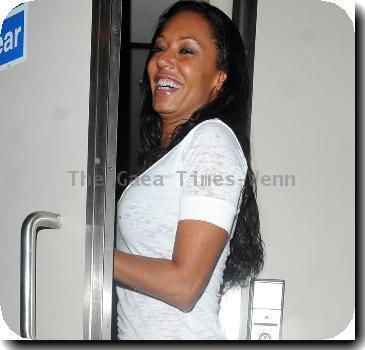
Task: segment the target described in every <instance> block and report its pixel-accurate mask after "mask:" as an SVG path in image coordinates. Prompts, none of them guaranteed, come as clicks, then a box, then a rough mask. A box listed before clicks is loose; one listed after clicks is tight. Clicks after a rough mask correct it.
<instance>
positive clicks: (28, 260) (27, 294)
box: [20, 211, 62, 339]
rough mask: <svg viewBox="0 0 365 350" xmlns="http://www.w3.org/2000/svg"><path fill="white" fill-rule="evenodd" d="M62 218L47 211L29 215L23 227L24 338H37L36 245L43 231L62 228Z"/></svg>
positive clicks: (21, 291) (22, 321)
mask: <svg viewBox="0 0 365 350" xmlns="http://www.w3.org/2000/svg"><path fill="white" fill-rule="evenodd" d="M61 225H62V223H61V216H60V215H59V214H54V213H50V212H47V211H36V212H33V213H31V214H29V215H28V216H27V217H26V218H25V220H24V222H23V225H22V232H21V258H20V259H21V262H20V265H21V266H20V334H21V336H22V337H23V338H30V339H35V337H36V331H35V330H36V323H35V320H36V314H35V313H36V305H35V296H36V294H35V293H36V279H35V272H36V266H35V262H36V244H37V233H38V231H39V230H42V229H49V228H60V227H61Z"/></svg>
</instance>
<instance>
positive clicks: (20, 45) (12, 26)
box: [0, 4, 26, 70]
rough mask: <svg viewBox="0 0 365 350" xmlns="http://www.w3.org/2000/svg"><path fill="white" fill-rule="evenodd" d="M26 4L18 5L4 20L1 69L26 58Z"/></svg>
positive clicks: (0, 40) (1, 35) (1, 38)
mask: <svg viewBox="0 0 365 350" xmlns="http://www.w3.org/2000/svg"><path fill="white" fill-rule="evenodd" d="M25 23H26V13H25V5H24V4H23V5H20V6H17V7H16V8H15V9H13V11H11V12H10V14H9V15H8V17H7V18H6V19H5V20H4V23H3V26H2V29H1V33H0V70H2V69H5V68H7V67H10V66H13V65H15V64H17V63H20V62H23V61H24V60H25V54H26V52H25V44H26V32H25V31H26V28H25Z"/></svg>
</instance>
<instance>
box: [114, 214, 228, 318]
mask: <svg viewBox="0 0 365 350" xmlns="http://www.w3.org/2000/svg"><path fill="white" fill-rule="evenodd" d="M227 237H228V234H227V231H226V230H224V229H223V228H221V227H219V226H216V225H214V224H211V223H209V222H205V221H200V220H181V221H179V222H178V227H177V233H176V238H175V245H174V250H173V254H172V258H171V260H168V259H158V258H149V257H144V256H138V255H132V254H128V253H124V252H121V251H118V250H115V252H114V278H115V279H116V280H117V281H119V282H121V283H123V284H125V285H127V286H129V287H131V288H134V289H136V290H138V291H140V292H143V293H145V294H148V295H151V296H153V297H155V298H158V299H160V300H163V301H165V302H166V303H168V304H171V305H174V306H176V307H178V308H179V309H181V310H182V311H184V312H189V311H190V310H191V309H192V308H193V306H194V305H195V303H196V301H197V300H198V299H199V297H200V295H201V294H202V293H203V291H204V289H205V287H206V285H207V283H208V282H209V280H210V277H211V274H212V272H213V270H214V267H215V265H216V263H217V261H218V259H219V257H220V255H221V253H222V250H223V248H224V245H225V242H226V239H227Z"/></svg>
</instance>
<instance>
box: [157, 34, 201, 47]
mask: <svg viewBox="0 0 365 350" xmlns="http://www.w3.org/2000/svg"><path fill="white" fill-rule="evenodd" d="M158 38H162V39H165V40H166V37H165V36H164V35H163V34H161V35H159V36H158V37H157V38H156V40H157V39H158ZM189 39H190V40H194V41H195V42H196V43H197V44H198V45H199V46H201V44H200V42H199V41H198V40H197V39H195V38H193V37H192V36H181V37H179V38H178V40H189Z"/></svg>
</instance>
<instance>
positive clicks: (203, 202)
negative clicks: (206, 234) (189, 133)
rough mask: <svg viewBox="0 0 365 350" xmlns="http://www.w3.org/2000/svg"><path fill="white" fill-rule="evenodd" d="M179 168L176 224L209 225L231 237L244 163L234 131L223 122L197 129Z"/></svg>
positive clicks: (209, 123) (209, 122)
mask: <svg viewBox="0 0 365 350" xmlns="http://www.w3.org/2000/svg"><path fill="white" fill-rule="evenodd" d="M197 128H198V129H197V131H196V132H195V134H194V135H193V137H192V140H191V142H190V143H189V144H188V145H187V147H186V149H185V151H184V153H183V155H182V160H181V167H180V171H179V174H180V186H181V192H180V199H179V220H184V219H195V220H202V221H206V222H210V223H212V224H215V225H217V226H219V227H221V228H223V229H225V230H226V231H227V233H228V234H230V233H231V229H232V225H233V224H234V220H235V217H236V215H237V214H238V212H239V204H240V200H241V193H242V190H243V187H244V183H245V178H246V173H247V163H246V159H245V157H244V154H243V152H242V148H241V146H240V144H239V142H238V140H237V138H236V136H235V134H234V133H233V131H232V130H231V129H230V128H229V127H228V126H227V125H225V124H223V123H222V122H218V121H208V122H206V123H204V122H203V123H202V124H201V125H198V126H197Z"/></svg>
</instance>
